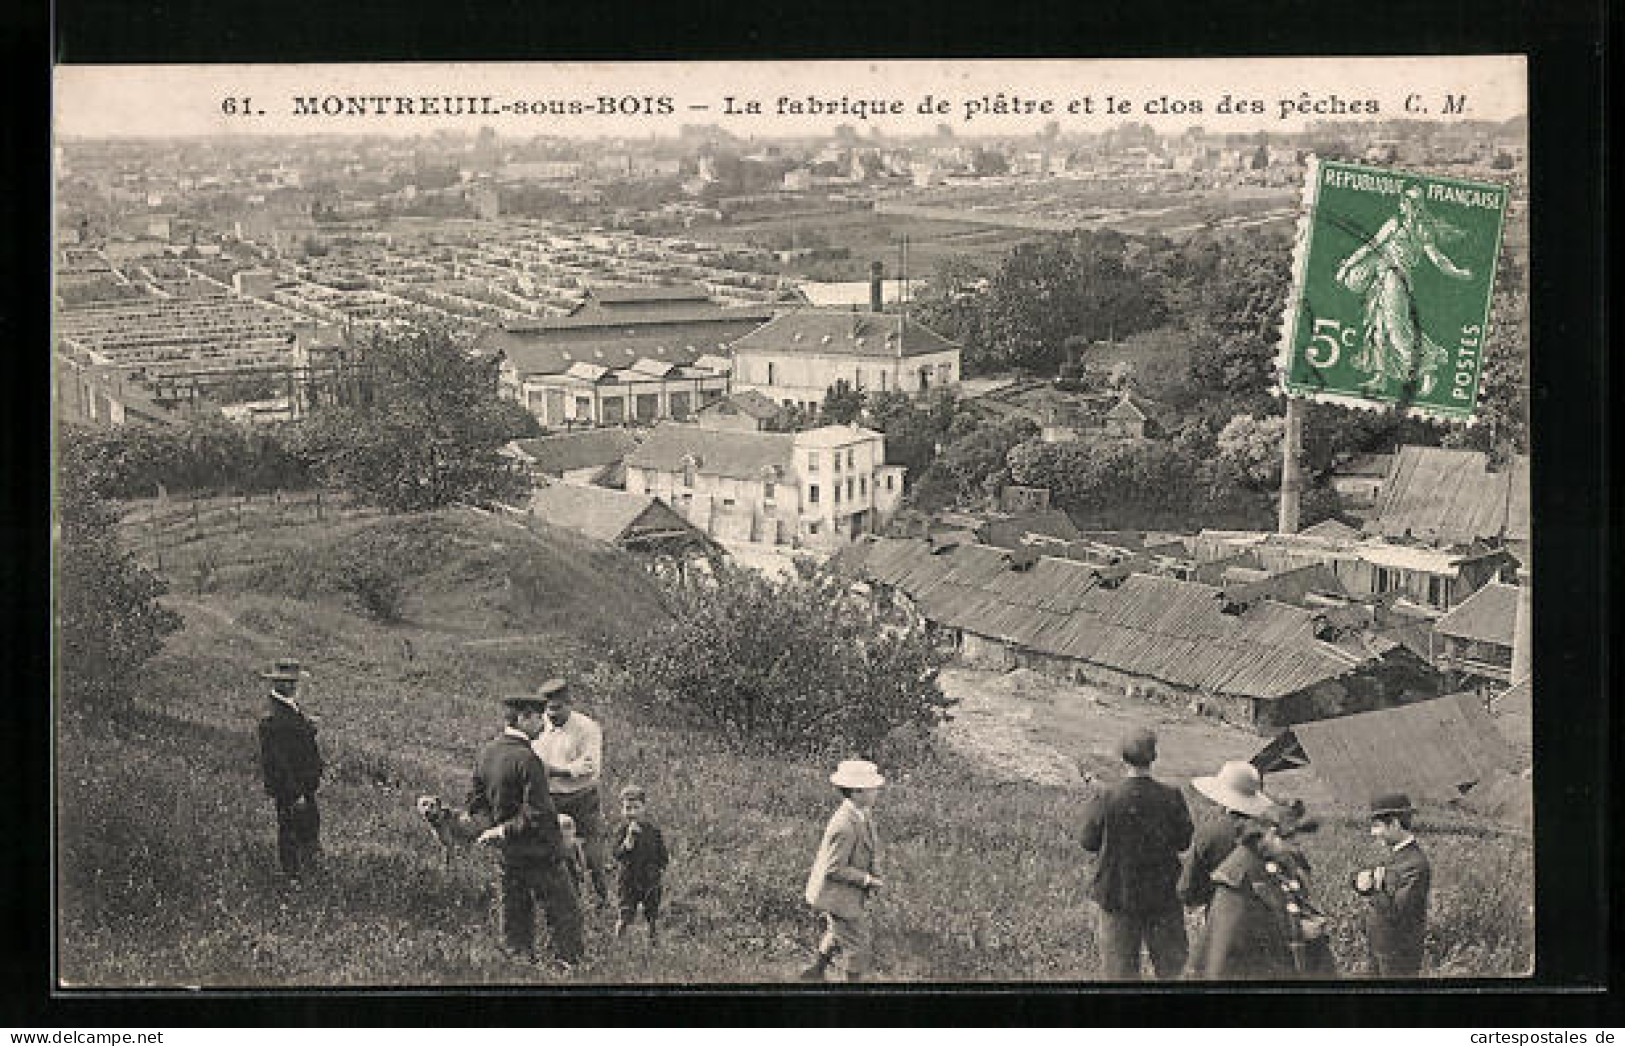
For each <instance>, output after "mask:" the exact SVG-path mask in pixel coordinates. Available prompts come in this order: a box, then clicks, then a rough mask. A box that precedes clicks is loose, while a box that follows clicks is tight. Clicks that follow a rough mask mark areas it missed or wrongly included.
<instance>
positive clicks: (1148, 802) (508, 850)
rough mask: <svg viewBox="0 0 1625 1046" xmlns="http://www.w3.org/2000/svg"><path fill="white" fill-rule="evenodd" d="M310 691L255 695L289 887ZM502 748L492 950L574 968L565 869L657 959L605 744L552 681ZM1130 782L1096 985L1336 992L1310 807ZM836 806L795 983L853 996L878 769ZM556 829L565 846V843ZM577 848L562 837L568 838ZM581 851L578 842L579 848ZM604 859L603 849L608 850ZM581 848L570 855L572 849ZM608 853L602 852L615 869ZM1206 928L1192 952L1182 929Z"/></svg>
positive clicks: (1400, 840) (1115, 842) (310, 835)
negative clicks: (547, 954)
mask: <svg viewBox="0 0 1625 1046" xmlns="http://www.w3.org/2000/svg"><path fill="white" fill-rule="evenodd" d="M304 675H305V673H304V672H303V670H302V669H301V668H300V666H299V663H298V662H297V661H293V660H281V661H278V662H277V663H276V664H275V666H274V667H273V668H272V669H271V670H270V671H269V672H265V673H262V676H263V677H264V678H265V679H266V680H268V681H269V682H270V684H271V693H270V710H269V712H268V714H267V715H266V716H265V718H264V719H262V720H261V722H260V725H259V736H260V754H261V765H262V768H263V771H264V779H265V788H266V791H267V792H268V793H269V794H270V795H271V797H272V800H273V801H274V803H275V807H276V816H277V852H278V857H279V860H280V862H281V866H282V870H283V873H284V874H285V875H286V876H287V877H288V878H289V879H290V880H291V881H295V882H297V881H299V880H300V879H301V878H302V877H303V876H304V875H305V873H306V872H307V871H310V870H312V869H313V868H315V867H319V865H320V860H321V846H320V825H321V819H320V814H319V813H318V810H317V802H316V792H317V788H318V785H319V783H320V780H321V776H322V769H323V764H322V759H321V753H320V750H319V748H318V746H317V744H316V724H315V722H314V720H313V719H312V717H310V716H307V715H306V714H305V713H304V711H303V710H302V709H301V708H300V707H299V704H298V701H297V691H298V685H299V681H300V679H301V678H303V677H304ZM502 705H503V710H504V725H503V728H502V732H501V733H500V734H498V735H497V737H495V738H494V739H492V740H491V741H488V742H486V744H485V745H483V746H482V747H481V748H480V750H479V752H478V754H477V756H476V757H475V760H474V769H473V775H472V786H471V788H470V791H469V799H468V807H467V811H466V813H465V814H463V815H462V816H463V817H464V819H465V820H466V823H467V824H469V825H472V826H474V827H473V828H472V829H471V831H470V834H471V837H472V838H473V840H474V842H476V843H477V844H479V845H485V846H491V847H493V848H494V849H495V850H496V851H497V853H498V855H499V858H498V861H497V865H498V869H499V872H498V888H499V892H500V895H501V933H502V946H503V948H504V949H505V950H506V951H507V952H508V953H509V954H510V955H512V956H515V957H517V958H520V959H522V960H525V961H532V962H533V961H535V958H536V947H535V945H536V921H537V919H536V909H537V908H538V907H540V908H541V909H542V914H543V917H544V918H545V920H546V922H547V926H548V940H549V944H550V946H551V950H552V953H553V956H554V958H555V959H556V960H557V961H558V962H559V963H561V964H563V965H564V966H566V967H568V966H570V965H571V964H573V963H575V962H577V961H578V960H579V959H580V958H581V956H582V954H583V950H584V942H583V939H582V922H583V920H582V915H581V907H580V900H579V891H578V887H580V886H582V884H579V883H577V882H576V881H575V879H574V877H573V875H572V868H573V867H574V866H575V865H576V863H577V862H579V865H580V866H581V867H580V868H579V869H578V870H579V871H580V872H581V873H582V875H581V878H583V879H586V880H589V881H590V883H591V887H592V891H593V893H594V894H595V895H596V897H597V900H598V904H599V906H600V907H608V906H609V904H610V903H611V902H610V894H609V886H608V880H609V871H608V863H609V860H610V859H611V858H612V859H613V860H614V862H615V878H616V888H615V899H614V903H615V905H616V908H617V919H616V923H615V936H616V937H620V936H621V935H622V934H623V933H624V931H625V930H626V928H627V927H629V926H631V925H632V924H633V922H634V921H635V919H636V918H637V916H638V914H639V913H640V912H641V913H642V915H643V917H644V920H645V922H646V923H647V926H648V932H649V939H650V941H651V943H653V942H655V941H656V940H657V939H658V937H657V925H658V920H659V916H660V909H661V899H662V879H663V875H664V871H665V868H666V865H667V863H668V861H669V853H668V850H667V847H666V843H665V840H664V837H663V836H662V833H661V831H660V829H659V828H658V827H657V826H656V825H655V824H654V823H653V822H652V821H651V820H650V819H649V817H648V816H647V813H646V802H647V798H648V797H647V794H646V793H645V791H644V790H643V789H642V788H640V787H638V786H636V785H629V786H628V787H626V788H624V789H622V790H621V793H620V800H621V802H620V809H621V819H620V821H619V822H618V823H617V824H616V826H615V827H614V829H613V830H608V829H606V826H605V823H604V818H603V813H602V800H601V798H600V794H599V782H600V774H601V768H602V761H603V733H602V730H601V729H600V727H599V725H598V724H597V723H596V722H594V721H593V720H592V719H591V718H590V717H588V716H586V715H584V714H582V713H581V712H579V711H576V710H575V709H574V708H573V702H572V700H571V696H570V688H569V685H568V684H567V683H566V682H565V681H564V680H562V679H551V680H548V681H547V682H545V683H543V684H542V685H541V686H540V687H538V688H537V690H536V691H535V692H534V693H530V694H521V695H517V696H510V697H506V698H504V699H503V700H502ZM1120 754H1121V756H1122V759H1123V762H1124V765H1125V767H1126V773H1125V776H1124V779H1123V780H1122V781H1121V782H1119V783H1118V784H1116V785H1115V786H1113V787H1111V788H1109V789H1107V790H1106V791H1105V792H1103V793H1102V794H1100V795H1099V796H1097V797H1096V798H1095V799H1094V800H1093V801H1091V803H1090V804H1089V805H1088V807H1087V809H1086V811H1085V813H1084V816H1083V824H1082V838H1081V844H1082V847H1083V849H1084V850H1086V851H1088V852H1090V853H1092V854H1094V855H1095V861H1094V872H1093V879H1092V883H1091V889H1090V894H1091V897H1092V899H1093V900H1094V902H1095V903H1096V905H1098V907H1099V909H1100V921H1099V934H1098V938H1099V944H1100V950H1101V956H1102V961H1103V967H1104V974H1105V976H1106V977H1107V978H1108V979H1112V980H1130V979H1137V978H1139V976H1140V966H1141V959H1142V954H1144V955H1145V956H1147V957H1149V960H1150V964H1151V967H1152V970H1153V971H1154V973H1155V975H1156V976H1157V977H1158V978H1159V979H1172V978H1176V977H1181V976H1186V975H1189V976H1193V977H1196V978H1200V979H1204V980H1237V979H1252V978H1270V979H1291V978H1302V977H1327V976H1334V975H1335V974H1336V972H1337V971H1336V968H1335V965H1334V963H1333V959H1332V953H1331V949H1330V946H1329V941H1328V935H1327V930H1328V926H1327V919H1326V916H1325V915H1324V914H1323V913H1322V912H1321V911H1320V909H1318V908H1317V907H1316V906H1315V904H1314V902H1313V900H1312V898H1311V895H1310V890H1309V883H1310V872H1311V869H1310V865H1309V861H1308V859H1307V857H1306V856H1305V855H1304V853H1303V851H1302V849H1301V848H1300V847H1299V846H1298V845H1297V843H1296V842H1295V840H1296V839H1297V838H1298V837H1300V836H1302V835H1304V834H1306V833H1308V832H1311V831H1314V830H1315V829H1316V827H1317V826H1316V824H1315V822H1314V821H1313V820H1311V819H1310V818H1308V817H1307V816H1306V815H1305V811H1304V808H1303V804H1302V803H1298V802H1294V803H1281V802H1277V801H1275V800H1274V799H1272V798H1270V797H1269V796H1268V795H1267V794H1265V792H1264V791H1263V788H1262V782H1261V778H1260V776H1259V773H1258V771H1257V770H1256V769H1254V768H1253V766H1252V765H1251V764H1249V763H1240V762H1233V763H1226V764H1224V766H1222V767H1221V768H1220V769H1219V771H1218V772H1217V773H1215V774H1213V775H1211V776H1207V777H1198V778H1196V779H1195V780H1194V781H1192V786H1193V787H1194V789H1195V790H1196V791H1197V793H1199V794H1200V795H1202V796H1204V797H1205V798H1206V799H1208V800H1210V801H1211V802H1212V804H1213V809H1212V812H1211V816H1209V817H1207V818H1205V819H1203V821H1202V824H1201V826H1200V827H1197V826H1196V825H1194V824H1193V823H1192V819H1191V815H1190V810H1189V808H1188V806H1187V804H1186V801H1185V796H1184V794H1183V792H1182V791H1181V790H1180V789H1178V788H1176V787H1174V786H1172V785H1168V784H1164V783H1163V782H1160V781H1158V780H1156V779H1155V778H1154V777H1153V776H1152V774H1151V766H1152V764H1153V763H1154V762H1155V761H1156V758H1157V739H1156V735H1155V734H1154V733H1152V732H1151V731H1149V730H1137V731H1135V732H1134V733H1132V734H1131V735H1129V736H1128V737H1127V738H1125V739H1124V740H1123V742H1122V744H1121V746H1120ZM829 780H830V784H831V785H833V786H834V787H835V789H836V790H837V791H838V792H839V794H840V797H841V801H840V804H839V806H838V807H837V808H836V810H835V811H834V813H833V814H832V815H831V817H830V819H829V822H828V824H827V825H826V827H825V830H824V833H823V837H822V839H821V840H820V843H819V846H818V849H817V851H816V853H815V855H814V858H813V861H812V866H811V869H810V871H809V873H808V876H807V881H806V886H805V890H804V897H805V899H806V902H807V903H808V904H809V905H810V906H811V907H812V908H813V909H814V910H815V911H816V912H818V913H819V914H820V916H821V917H822V919H823V926H824V932H823V935H822V937H821V938H820V939H819V942H818V945H817V949H816V953H815V956H814V959H813V962H812V963H811V965H809V966H808V967H807V968H806V969H804V970H803V971H802V972H801V974H800V976H801V979H802V980H806V981H826V980H829V979H832V978H833V979H838V980H847V981H857V980H862V979H863V978H865V977H866V976H868V975H869V973H870V972H871V970H872V967H873V945H872V938H873V933H872V929H871V920H870V901H871V898H872V897H873V896H874V895H875V894H876V893H877V892H878V891H880V890H881V889H883V888H884V887H885V885H886V884H885V882H884V880H883V879H882V878H881V876H880V873H879V854H880V842H879V837H878V833H877V831H876V828H875V823H874V807H875V803H876V800H877V798H878V796H879V794H880V789H881V788H882V786H884V785H885V783H886V780H885V778H884V777H883V776H882V775H881V773H880V770H879V768H878V767H876V766H875V764H874V763H872V762H868V761H866V760H860V759H853V760H847V761H844V762H842V763H840V765H839V766H838V767H837V768H836V770H835V772H834V773H833V774H831V775H830V778H829ZM1413 813H1414V810H1413V808H1412V806H1411V803H1410V800H1409V799H1408V798H1407V797H1405V796H1404V795H1402V794H1391V795H1383V796H1378V797H1375V798H1374V799H1373V801H1372V804H1371V834H1372V836H1373V837H1374V838H1375V839H1376V840H1378V841H1379V842H1380V843H1381V844H1382V846H1383V848H1384V850H1385V854H1384V859H1383V860H1382V861H1381V862H1378V863H1376V864H1375V865H1373V866H1372V867H1371V868H1367V869H1362V870H1361V871H1359V872H1358V873H1357V874H1356V875H1355V876H1354V877H1353V879H1352V881H1351V883H1350V884H1349V885H1350V886H1351V887H1352V888H1353V889H1354V890H1355V891H1356V892H1357V893H1359V894H1361V895H1362V896H1364V897H1365V898H1366V899H1367V900H1368V902H1369V903H1368V909H1367V917H1366V936H1367V941H1368V942H1369V946H1370V954H1371V969H1372V972H1374V973H1375V974H1377V975H1379V976H1384V977H1414V976H1416V975H1418V974H1419V972H1420V970H1421V964H1422V944H1423V937H1424V933H1425V929H1426V921H1427V906H1428V894H1429V888H1430V874H1431V873H1430V868H1429V865H1428V860H1427V857H1426V856H1425V855H1424V854H1423V852H1422V848H1421V846H1420V844H1419V843H1418V842H1417V841H1416V837H1415V835H1414V834H1413V833H1412V831H1411V823H1412V815H1413ZM561 825H563V826H564V828H563V829H561ZM567 831H568V832H569V834H568V835H567V834H566V832H567ZM572 835H573V836H574V837H575V839H574V840H572V838H571V836H572ZM610 839H613V840H614V845H613V848H610V847H608V840H610ZM577 841H578V842H579V846H577V845H576V842H577ZM606 850H609V851H610V852H609V853H608V854H606ZM1186 908H1191V909H1197V910H1200V911H1201V912H1202V913H1203V919H1202V929H1201V931H1200V933H1199V934H1198V936H1197V939H1196V942H1195V945H1194V947H1192V946H1191V942H1190V941H1189V940H1188V938H1187V935H1186V932H1185V914H1184V913H1185V909H1186Z"/></svg>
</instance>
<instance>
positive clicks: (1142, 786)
mask: <svg viewBox="0 0 1625 1046" xmlns="http://www.w3.org/2000/svg"><path fill="white" fill-rule="evenodd" d="M1120 751H1121V754H1122V757H1123V762H1124V763H1125V764H1126V765H1127V767H1128V770H1127V776H1125V777H1124V778H1123V780H1122V781H1120V782H1118V784H1116V785H1115V786H1113V787H1112V788H1111V789H1109V790H1107V791H1106V792H1104V793H1103V794H1101V795H1098V796H1096V797H1095V798H1094V800H1093V801H1091V802H1090V804H1089V808H1088V810H1087V811H1086V813H1085V814H1084V820H1083V848H1084V849H1085V850H1088V851H1090V852H1091V853H1094V854H1098V855H1099V856H1098V857H1097V858H1096V860H1095V877H1094V884H1093V886H1092V888H1091V890H1090V895H1091V896H1092V897H1093V898H1094V901H1095V903H1096V904H1097V905H1099V906H1100V950H1101V958H1102V960H1103V966H1104V973H1105V975H1106V977H1107V978H1109V979H1111V980H1138V979H1139V977H1140V949H1141V947H1142V946H1143V947H1144V949H1145V950H1146V951H1148V952H1150V953H1151V966H1152V968H1153V969H1154V970H1155V971H1156V974H1157V977H1158V979H1159V980H1170V979H1172V978H1175V977H1178V976H1179V975H1180V974H1181V973H1182V972H1183V971H1184V968H1185V958H1186V949H1187V942H1186V940H1185V912H1184V909H1183V908H1181V907H1180V905H1179V896H1178V894H1177V893H1176V892H1175V885H1176V882H1177V880H1178V879H1179V854H1180V851H1182V850H1184V849H1185V847H1187V846H1189V845H1190V841H1191V815H1190V811H1189V810H1188V809H1186V807H1185V797H1184V796H1183V795H1182V794H1180V791H1179V789H1177V788H1174V787H1172V786H1170V785H1165V784H1163V783H1161V782H1160V781H1156V780H1154V779H1153V778H1152V777H1151V764H1152V763H1153V762H1155V761H1156V758H1157V735H1156V734H1154V733H1152V732H1151V731H1150V730H1147V729H1143V728H1142V729H1139V730H1135V731H1134V732H1132V733H1131V734H1129V735H1128V737H1126V738H1124V739H1123V743H1122V746H1121V749H1120Z"/></svg>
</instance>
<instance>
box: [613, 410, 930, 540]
mask: <svg viewBox="0 0 1625 1046" xmlns="http://www.w3.org/2000/svg"><path fill="white" fill-rule="evenodd" d="M885 462H886V442H885V437H884V436H882V435H881V434H880V433H878V432H872V431H870V430H868V429H863V428H859V427H858V426H856V425H828V426H825V427H823V428H818V429H811V430H808V431H806V432H794V433H790V432H755V431H734V430H723V429H712V428H704V427H701V426H698V425H683V424H677V423H665V424H661V425H659V426H657V427H656V428H655V429H654V431H653V432H651V433H650V435H649V438H648V439H647V440H645V441H644V443H643V445H642V446H640V447H639V448H638V449H637V450H636V451H634V452H633V453H632V455H631V456H630V457H628V458H627V463H626V489H627V491H628V492H629V493H634V494H650V495H654V496H656V497H659V498H661V499H662V500H663V501H665V502H666V503H667V504H669V505H671V506H672V507H673V508H674V509H676V510H677V511H678V512H679V513H681V514H682V515H683V516H684V518H686V519H688V520H689V522H691V523H692V524H694V526H696V527H698V528H699V529H700V530H702V531H704V532H705V533H707V534H709V535H711V536H712V537H715V538H718V539H720V540H730V541H750V542H758V543H764V544H773V545H784V546H791V547H810V548H835V547H838V546H840V545H841V544H844V543H845V542H847V541H850V540H851V539H852V538H853V537H856V536H858V535H861V534H867V533H872V532H874V531H876V530H878V529H879V528H880V527H882V526H884V525H885V523H886V522H887V521H888V520H889V519H890V518H891V516H892V514H893V513H895V512H896V510H897V507H898V504H899V503H900V502H901V499H902V495H903V471H904V470H903V468H902V466H899V465H887V464H886V463H885Z"/></svg>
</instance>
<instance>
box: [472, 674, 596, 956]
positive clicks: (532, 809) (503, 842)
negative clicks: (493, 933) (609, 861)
mask: <svg viewBox="0 0 1625 1046" xmlns="http://www.w3.org/2000/svg"><path fill="white" fill-rule="evenodd" d="M503 704H504V706H506V724H507V725H506V726H504V727H503V730H502V733H501V734H499V735H498V736H497V737H496V738H495V739H494V740H492V741H488V742H486V744H485V745H484V747H482V748H481V749H480V751H479V755H478V756H476V757H475V760H474V781H473V787H472V788H471V789H470V791H469V796H468V812H469V816H471V817H474V818H478V819H481V820H482V821H483V822H484V823H486V824H489V825H490V826H491V827H489V828H487V829H485V831H483V832H481V833H480V836H479V839H478V840H477V841H478V842H479V843H480V844H482V845H487V846H495V847H497V848H498V852H499V854H500V859H499V865H500V868H501V873H500V879H499V881H498V886H499V889H500V891H501V894H502V937H503V942H504V944H505V945H506V947H507V950H508V952H509V953H510V954H512V955H514V956H516V957H518V958H520V959H522V960H525V961H534V960H535V957H536V905H537V903H538V902H540V904H541V906H542V910H543V912H545V913H546V915H547V927H548V934H549V937H550V940H551V943H552V948H553V954H554V956H556V957H557V958H558V959H559V961H561V962H563V963H564V964H565V965H566V966H568V965H569V964H570V963H573V962H576V961H577V960H579V959H580V958H581V953H582V943H581V910H580V909H579V908H578V907H577V905H576V895H575V890H574V889H573V888H572V887H571V885H570V880H569V873H568V871H567V870H566V868H565V853H564V838H563V836H562V835H561V834H560V832H559V820H558V814H557V812H556V811H554V809H553V804H552V802H551V801H550V799H549V798H548V792H547V771H546V770H545V769H544V768H543V767H542V761H541V760H540V759H538V758H536V753H535V752H533V751H532V750H531V747H530V745H531V741H532V739H533V738H535V736H536V735H537V734H540V733H541V732H542V722H543V720H544V719H545V718H546V715H545V709H546V702H545V700H543V699H542V698H539V697H534V696H531V695H528V694H526V695H520V696H517V697H510V698H506V699H504V700H503Z"/></svg>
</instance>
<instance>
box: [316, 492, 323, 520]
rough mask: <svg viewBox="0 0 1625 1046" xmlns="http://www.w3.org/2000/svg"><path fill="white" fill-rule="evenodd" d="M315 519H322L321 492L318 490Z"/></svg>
mask: <svg viewBox="0 0 1625 1046" xmlns="http://www.w3.org/2000/svg"><path fill="white" fill-rule="evenodd" d="M316 518H317V519H318V520H319V519H321V518H322V492H321V491H320V490H318V491H316Z"/></svg>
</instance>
